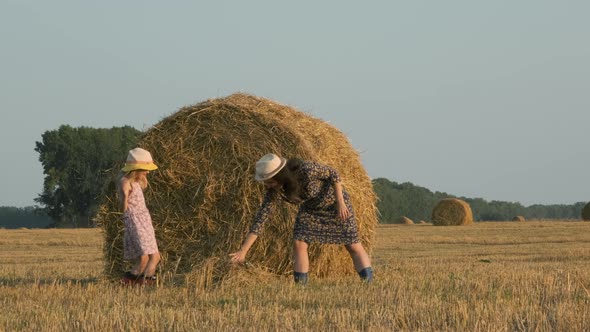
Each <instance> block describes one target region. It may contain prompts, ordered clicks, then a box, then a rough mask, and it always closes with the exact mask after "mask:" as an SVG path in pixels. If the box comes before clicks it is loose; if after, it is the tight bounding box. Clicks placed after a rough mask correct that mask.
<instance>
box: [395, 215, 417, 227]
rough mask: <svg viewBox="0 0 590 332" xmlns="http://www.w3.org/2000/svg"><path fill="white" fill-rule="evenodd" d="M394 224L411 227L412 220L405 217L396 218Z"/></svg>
mask: <svg viewBox="0 0 590 332" xmlns="http://www.w3.org/2000/svg"><path fill="white" fill-rule="evenodd" d="M395 223H396V224H400V225H413V224H414V222H413V221H412V219H410V218H408V217H406V216H401V217H399V218H397V219H396V220H395Z"/></svg>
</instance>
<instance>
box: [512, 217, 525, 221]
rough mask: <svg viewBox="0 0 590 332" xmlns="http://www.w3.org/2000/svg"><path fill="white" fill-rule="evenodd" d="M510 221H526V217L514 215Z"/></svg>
mask: <svg viewBox="0 0 590 332" xmlns="http://www.w3.org/2000/svg"><path fill="white" fill-rule="evenodd" d="M512 221H518V222H522V221H526V219H525V217H523V216H516V217H514V218H512Z"/></svg>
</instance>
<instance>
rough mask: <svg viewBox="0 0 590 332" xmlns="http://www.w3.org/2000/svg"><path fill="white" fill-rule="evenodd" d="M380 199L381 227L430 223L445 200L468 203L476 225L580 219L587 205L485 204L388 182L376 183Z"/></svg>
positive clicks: (410, 184)
mask: <svg viewBox="0 0 590 332" xmlns="http://www.w3.org/2000/svg"><path fill="white" fill-rule="evenodd" d="M373 188H374V190H375V193H376V195H377V197H378V198H379V200H378V202H377V209H378V210H379V213H380V217H379V219H380V222H381V223H395V222H396V220H397V219H399V218H400V217H402V216H405V217H408V218H410V219H412V220H414V221H418V220H425V221H429V220H430V215H431V212H432V209H433V208H434V206H435V205H436V203H437V202H438V201H440V200H441V199H443V198H459V199H462V200H464V201H466V202H467V203H468V204H469V206H470V207H471V211H472V212H473V219H474V220H475V221H506V220H512V218H514V217H515V216H523V217H525V219H527V220H531V219H534V220H556V219H559V220H563V219H580V218H581V213H582V209H583V208H584V205H585V204H586V203H585V202H578V203H575V204H554V205H541V204H535V205H531V206H528V207H525V206H523V205H522V204H520V203H513V202H504V201H495V200H494V201H490V202H488V201H486V200H484V199H482V198H467V197H456V196H453V195H450V194H447V193H444V192H438V191H437V192H432V191H430V190H428V189H426V188H423V187H420V186H416V185H414V184H412V183H410V182H405V183H396V182H394V181H390V180H388V179H385V178H378V179H374V180H373Z"/></svg>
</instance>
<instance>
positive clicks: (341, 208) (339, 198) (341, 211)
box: [334, 182, 350, 220]
mask: <svg viewBox="0 0 590 332" xmlns="http://www.w3.org/2000/svg"><path fill="white" fill-rule="evenodd" d="M334 192H335V193H336V204H338V216H339V217H340V219H342V220H346V219H348V217H350V211H348V207H346V203H345V202H344V195H343V194H342V183H340V182H336V183H334Z"/></svg>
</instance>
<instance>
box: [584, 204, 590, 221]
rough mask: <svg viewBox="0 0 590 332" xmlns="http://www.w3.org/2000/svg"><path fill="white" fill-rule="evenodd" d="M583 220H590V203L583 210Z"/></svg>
mask: <svg viewBox="0 0 590 332" xmlns="http://www.w3.org/2000/svg"><path fill="white" fill-rule="evenodd" d="M582 220H590V202H589V203H588V204H586V205H585V206H584V208H583V209H582Z"/></svg>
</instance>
